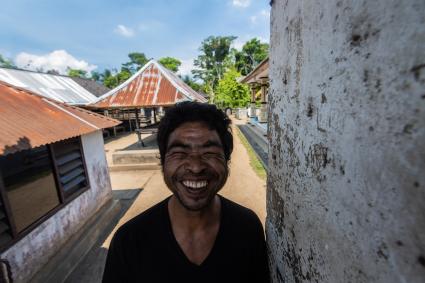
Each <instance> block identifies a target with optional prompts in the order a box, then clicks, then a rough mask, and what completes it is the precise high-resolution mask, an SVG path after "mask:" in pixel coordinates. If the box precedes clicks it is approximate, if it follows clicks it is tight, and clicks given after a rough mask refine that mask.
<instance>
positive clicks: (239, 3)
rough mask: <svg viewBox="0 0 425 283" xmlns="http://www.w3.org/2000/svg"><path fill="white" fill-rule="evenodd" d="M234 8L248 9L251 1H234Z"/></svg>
mask: <svg viewBox="0 0 425 283" xmlns="http://www.w3.org/2000/svg"><path fill="white" fill-rule="evenodd" d="M232 4H233V6H236V7H242V8H246V7H248V6H249V5H251V0H232Z"/></svg>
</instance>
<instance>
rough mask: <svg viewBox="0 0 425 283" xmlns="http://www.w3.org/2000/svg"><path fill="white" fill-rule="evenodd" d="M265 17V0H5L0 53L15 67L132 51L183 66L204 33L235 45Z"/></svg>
mask: <svg viewBox="0 0 425 283" xmlns="http://www.w3.org/2000/svg"><path fill="white" fill-rule="evenodd" d="M269 17H270V6H269V1H268V0H154V1H152V0H150V1H147V0H133V1H130V0H115V1H109V0H108V1H106V0H69V1H65V0H63V1H59V0H6V1H2V4H1V9H0V54H2V55H3V56H4V57H7V58H9V59H12V60H13V61H14V62H15V63H16V64H18V66H20V67H24V66H26V67H27V68H33V69H34V68H36V67H43V68H44V69H49V68H51V67H52V66H57V68H58V69H61V68H62V69H61V70H62V71H63V70H64V68H65V67H64V66H65V65H66V64H68V65H71V67H74V68H78V67H79V68H81V69H86V70H92V69H94V68H95V67H96V70H99V71H101V70H103V69H104V68H114V67H115V68H119V67H120V65H121V63H123V62H126V61H127V54H128V53H129V52H133V51H137V52H144V53H145V54H146V55H147V56H148V57H149V58H155V59H158V58H160V57H164V56H171V57H176V58H178V59H179V60H181V61H182V62H183V66H182V73H187V72H188V70H189V69H190V68H191V63H192V61H193V59H194V58H195V57H196V56H197V55H198V53H199V51H198V48H199V46H200V44H201V42H202V40H203V39H205V38H206V37H208V36H210V35H234V36H238V39H237V40H236V42H235V47H237V48H238V47H240V46H241V45H242V44H243V43H244V42H245V41H247V40H248V39H251V38H253V37H257V38H260V39H261V40H262V41H265V42H268V41H269ZM30 61H31V63H30V64H29V62H30Z"/></svg>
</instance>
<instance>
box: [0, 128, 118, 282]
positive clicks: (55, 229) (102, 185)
mask: <svg viewBox="0 0 425 283" xmlns="http://www.w3.org/2000/svg"><path fill="white" fill-rule="evenodd" d="M82 144H83V149H84V153H85V158H86V165H87V171H88V177H89V181H90V189H89V190H88V191H86V192H85V193H83V194H82V195H80V196H79V197H77V198H76V199H75V200H73V201H72V202H71V203H69V204H68V205H67V206H65V207H64V208H62V209H61V210H60V211H59V212H58V213H56V214H55V215H54V216H52V217H51V218H49V219H48V220H46V221H45V222H44V223H43V224H41V225H40V226H39V227H37V228H36V229H34V230H33V231H32V232H31V233H30V234H28V235H27V236H26V237H25V238H23V239H22V240H20V241H19V242H18V243H16V244H15V245H14V246H13V247H12V248H10V249H8V250H7V251H5V252H4V253H3V254H2V256H1V257H2V258H4V259H7V260H8V261H9V262H10V264H11V269H12V273H13V277H14V282H27V281H28V279H29V278H31V277H32V276H33V275H34V274H35V273H36V272H37V271H38V270H39V269H40V268H41V267H42V266H43V265H44V264H46V263H47V261H48V260H49V259H50V258H51V257H52V256H53V255H54V254H55V253H56V252H57V251H58V250H59V249H60V247H61V246H62V245H63V244H64V243H65V242H66V241H67V240H68V239H69V238H70V236H72V234H73V233H75V232H77V231H78V229H80V228H81V227H82V226H83V225H84V223H85V222H86V221H87V220H88V219H89V218H90V217H91V216H93V215H94V213H95V212H96V211H97V210H98V209H99V208H101V207H102V205H103V204H105V202H106V201H108V200H109V199H110V198H111V197H112V191H111V182H110V178H109V172H108V166H107V163H106V156H105V152H104V149H103V136H102V132H101V131H97V132H95V133H92V134H89V135H85V136H83V137H82Z"/></svg>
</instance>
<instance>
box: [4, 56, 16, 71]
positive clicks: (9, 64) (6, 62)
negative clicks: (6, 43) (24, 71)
mask: <svg viewBox="0 0 425 283" xmlns="http://www.w3.org/2000/svg"><path fill="white" fill-rule="evenodd" d="M0 67H5V68H13V69H16V66H15V64H14V63H13V62H12V61H11V60H8V59H6V58H3V56H2V55H1V54H0Z"/></svg>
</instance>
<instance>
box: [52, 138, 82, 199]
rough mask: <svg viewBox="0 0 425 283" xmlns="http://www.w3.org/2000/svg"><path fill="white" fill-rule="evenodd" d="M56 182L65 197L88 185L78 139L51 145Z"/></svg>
mask: <svg viewBox="0 0 425 283" xmlns="http://www.w3.org/2000/svg"><path fill="white" fill-rule="evenodd" d="M52 149H53V155H54V159H55V163H56V166H57V171H58V172H57V173H58V179H59V180H58V181H59V183H60V187H61V188H62V191H63V194H64V196H65V198H66V197H68V196H70V195H72V194H73V193H75V192H77V191H78V190H79V189H81V188H85V187H86V186H87V185H88V182H87V176H86V172H85V167H84V160H83V154H82V150H81V146H80V140H79V138H72V139H68V140H65V141H62V142H58V143H55V144H53V145H52Z"/></svg>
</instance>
